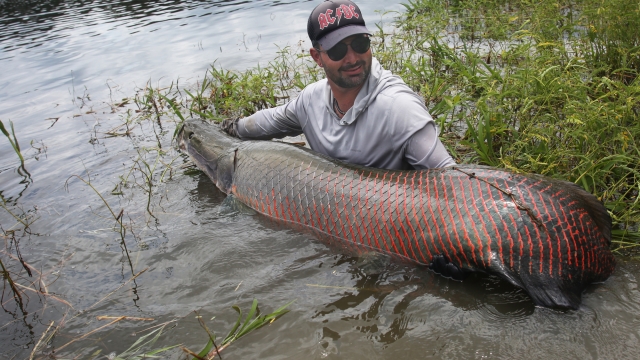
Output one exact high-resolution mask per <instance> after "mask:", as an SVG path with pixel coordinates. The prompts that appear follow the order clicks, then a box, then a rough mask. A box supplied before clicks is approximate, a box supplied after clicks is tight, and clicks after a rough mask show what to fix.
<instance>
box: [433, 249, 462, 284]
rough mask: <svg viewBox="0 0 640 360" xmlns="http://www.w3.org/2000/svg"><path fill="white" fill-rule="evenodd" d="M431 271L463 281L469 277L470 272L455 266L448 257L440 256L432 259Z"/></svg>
mask: <svg viewBox="0 0 640 360" xmlns="http://www.w3.org/2000/svg"><path fill="white" fill-rule="evenodd" d="M429 270H431V271H433V272H435V273H438V274H440V275H442V276H444V277H447V278H450V279H453V280H458V281H462V280H464V279H465V278H466V277H467V274H468V271H466V270H464V269H463V268H461V267H460V266H458V265H456V264H454V263H453V262H451V260H449V258H448V257H447V256H446V255H442V254H438V255H435V256H434V257H433V258H431V263H429Z"/></svg>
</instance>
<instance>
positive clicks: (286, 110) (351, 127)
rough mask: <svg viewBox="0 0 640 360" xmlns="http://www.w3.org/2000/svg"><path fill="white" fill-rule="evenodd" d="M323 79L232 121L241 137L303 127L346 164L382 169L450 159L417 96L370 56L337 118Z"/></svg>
mask: <svg viewBox="0 0 640 360" xmlns="http://www.w3.org/2000/svg"><path fill="white" fill-rule="evenodd" d="M332 104H333V94H332V93H331V88H330V87H329V84H328V82H327V80H326V79H323V80H320V81H318V82H315V83H313V84H310V85H308V86H307V87H306V88H304V90H302V91H301V92H300V94H299V95H298V97H297V98H295V99H293V100H292V101H290V102H289V103H287V104H284V105H281V106H278V107H275V108H271V109H265V110H261V111H259V112H257V113H255V114H253V115H251V116H249V117H246V118H243V119H240V120H239V122H238V134H239V136H240V138H241V139H269V138H281V137H284V136H295V135H300V134H302V133H304V135H305V137H306V139H307V142H308V143H309V146H310V147H311V149H313V150H315V151H317V152H320V153H323V154H326V155H328V156H330V157H332V158H335V159H339V160H342V161H346V162H349V163H352V164H359V165H365V166H371V167H376V168H382V169H412V168H413V169H428V168H437V167H444V166H450V165H454V164H455V162H454V161H453V159H452V158H451V156H450V155H449V153H448V152H447V150H446V148H445V147H444V146H443V145H442V143H441V142H440V140H439V139H438V132H437V129H436V126H435V122H434V121H433V119H432V118H431V115H429V112H428V110H427V108H426V107H425V105H424V102H423V100H422V99H421V98H420V97H419V96H418V95H417V94H416V93H415V92H413V91H412V90H411V89H410V88H409V87H408V86H407V85H406V84H405V83H404V81H402V79H401V78H400V77H398V76H396V75H393V74H391V72H390V71H388V70H385V69H383V68H382V66H380V63H379V62H378V61H377V60H376V59H375V58H374V59H373V60H372V64H371V74H370V76H369V78H368V79H367V80H366V82H365V84H364V86H363V87H362V89H360V92H359V93H358V96H357V97H356V100H355V102H354V104H353V106H352V107H351V109H349V110H348V111H347V112H346V114H345V115H344V116H343V118H342V119H340V118H339V117H338V116H337V115H336V113H335V112H334V110H333V106H332Z"/></svg>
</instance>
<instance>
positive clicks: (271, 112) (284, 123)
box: [222, 97, 302, 140]
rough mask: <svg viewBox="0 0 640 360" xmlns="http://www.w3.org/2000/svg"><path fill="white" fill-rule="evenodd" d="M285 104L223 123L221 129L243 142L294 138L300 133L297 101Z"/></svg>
mask: <svg viewBox="0 0 640 360" xmlns="http://www.w3.org/2000/svg"><path fill="white" fill-rule="evenodd" d="M298 98H299V97H297V98H296V99H294V100H292V101H290V102H289V103H287V104H284V105H281V106H278V107H275V108H271V109H265V110H261V111H258V112H256V113H255V114H253V115H251V116H247V117H245V118H240V119H228V120H225V121H223V124H222V129H223V130H224V131H226V132H227V133H228V134H229V135H232V136H235V137H239V138H240V139H243V140H249V139H251V140H265V139H273V138H277V139H279V138H283V137H285V136H295V135H300V134H301V133H302V126H301V125H300V122H299V121H298V114H297V113H296V106H297V100H298Z"/></svg>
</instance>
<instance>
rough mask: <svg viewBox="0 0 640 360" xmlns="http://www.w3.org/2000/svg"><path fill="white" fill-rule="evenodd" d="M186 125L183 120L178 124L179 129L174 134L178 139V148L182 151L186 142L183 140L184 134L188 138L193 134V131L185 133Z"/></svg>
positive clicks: (185, 147)
mask: <svg viewBox="0 0 640 360" xmlns="http://www.w3.org/2000/svg"><path fill="white" fill-rule="evenodd" d="M186 126H187V124H186V123H185V122H184V121H183V122H182V125H180V130H178V133H177V135H176V139H178V148H180V150H182V151H185V150H186V149H187V142H186V141H185V135H186V137H188V138H191V136H192V135H193V131H191V132H190V133H189V134H187V132H189V131H188V130H186V129H185V127H186Z"/></svg>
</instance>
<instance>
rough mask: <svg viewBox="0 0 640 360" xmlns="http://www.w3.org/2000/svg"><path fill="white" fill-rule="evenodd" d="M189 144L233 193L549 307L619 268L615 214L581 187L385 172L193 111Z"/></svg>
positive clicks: (470, 170)
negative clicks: (225, 128) (223, 126)
mask: <svg viewBox="0 0 640 360" xmlns="http://www.w3.org/2000/svg"><path fill="white" fill-rule="evenodd" d="M179 138H180V146H181V148H182V149H183V150H184V151H186V152H187V153H188V154H189V155H190V156H191V157H192V158H193V160H194V161H195V163H196V164H197V165H198V167H200V169H202V170H203V171H204V172H205V173H207V175H208V176H209V177H210V178H211V179H212V180H213V182H214V183H215V184H216V185H217V186H218V187H219V188H220V189H221V190H222V191H224V192H226V193H227V194H234V195H235V196H236V197H237V198H238V199H239V200H240V201H242V202H244V203H245V204H247V205H249V206H250V207H252V208H253V209H254V210H256V211H258V212H260V213H262V214H263V215H265V216H268V217H271V218H273V219H274V220H276V221H280V222H283V223H286V224H290V225H292V226H293V227H295V228H302V229H309V230H312V231H313V232H314V233H315V234H316V235H318V236H319V237H320V238H321V239H327V240H330V241H332V242H336V241H337V242H339V243H341V244H342V245H343V246H344V247H346V248H347V249H350V250H363V249H365V250H375V251H380V252H384V253H389V254H391V255H393V256H397V257H401V258H404V259H408V260H410V261H412V262H415V263H417V264H420V265H424V266H429V267H430V268H431V269H433V270H434V271H435V272H439V273H441V274H443V275H445V276H450V277H453V278H462V277H464V275H465V274H466V273H468V272H470V271H484V272H488V273H492V274H496V275H498V276H500V277H502V278H504V279H506V280H507V281H509V282H511V283H512V284H514V285H516V286H519V287H521V288H523V289H524V290H525V291H526V292H527V293H528V294H529V295H530V296H531V298H532V300H533V301H534V302H535V303H536V304H537V305H541V306H549V307H563V308H577V307H578V306H579V304H580V301H581V293H582V291H583V290H584V289H585V287H586V286H587V285H589V284H591V283H595V282H601V281H604V280H605V279H607V278H608V277H609V275H610V274H611V273H612V272H613V270H614V268H615V259H614V257H613V255H612V254H611V251H610V249H609V245H610V241H611V219H610V217H609V215H608V213H607V211H606V209H605V208H604V206H603V205H602V204H601V203H600V202H599V201H598V200H597V199H596V198H595V197H594V196H593V195H591V194H589V193H587V192H585V191H584V190H582V189H581V188H579V187H578V186H576V185H574V184H572V183H568V182H564V181H560V180H555V179H551V178H546V177H543V176H539V175H522V174H515V173H512V172H509V171H505V170H502V169H495V168H490V167H484V166H477V165H459V166H453V167H449V168H442V169H431V170H416V171H406V170H397V171H396V170H383V169H374V168H367V167H363V166H356V165H352V164H347V163H344V162H341V161H338V160H335V159H331V158H328V157H326V156H324V155H320V154H317V153H315V152H313V151H310V150H308V149H304V148H300V147H296V146H292V145H289V144H284V143H280V142H273V141H239V140H238V139H234V138H231V137H229V136H227V135H226V134H224V133H223V132H222V131H220V130H219V128H218V127H217V126H215V125H210V124H206V123H203V122H201V121H198V120H190V121H188V122H186V123H185V125H184V127H183V129H182V130H181V132H180V135H179Z"/></svg>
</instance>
